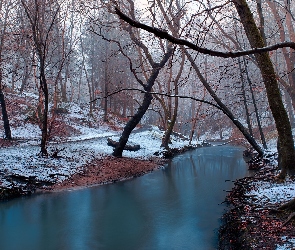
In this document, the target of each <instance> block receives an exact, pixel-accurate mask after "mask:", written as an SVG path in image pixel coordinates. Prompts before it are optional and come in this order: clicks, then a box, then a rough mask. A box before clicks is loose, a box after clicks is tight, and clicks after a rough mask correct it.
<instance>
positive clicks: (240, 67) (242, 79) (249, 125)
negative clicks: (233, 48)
mask: <svg viewBox="0 0 295 250" xmlns="http://www.w3.org/2000/svg"><path fill="white" fill-rule="evenodd" d="M239 70H240V78H241V83H242V93H243V101H244V106H245V112H246V121H247V124H248V129H249V133H250V135H251V136H253V130H252V125H251V119H250V112H249V107H248V103H247V98H246V90H245V82H244V77H243V72H242V66H241V60H240V58H239Z"/></svg>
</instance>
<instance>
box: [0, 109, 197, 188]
mask: <svg viewBox="0 0 295 250" xmlns="http://www.w3.org/2000/svg"><path fill="white" fill-rule="evenodd" d="M68 110H69V113H68V114H67V115H66V116H65V117H64V118H63V119H65V120H66V121H67V125H70V126H71V127H72V128H74V129H75V131H76V133H75V135H73V136H69V137H66V138H63V140H62V141H61V140H60V138H54V140H52V141H50V142H49V144H48V152H49V155H52V153H53V152H56V151H57V152H58V154H57V155H58V158H52V157H50V156H49V157H42V156H40V155H39V152H40V147H39V145H38V144H39V143H40V139H41V131H40V128H39V127H38V126H37V125H35V124H31V123H28V124H26V125H25V127H13V126H12V128H11V130H12V136H13V137H14V138H17V139H18V141H20V144H19V145H17V146H12V147H6V148H1V149H0V164H1V169H0V185H1V186H3V187H10V186H17V185H20V184H19V183H18V182H17V181H13V180H14V179H13V178H7V176H8V177H9V176H12V175H13V176H18V175H19V176H24V177H28V178H29V177H30V178H34V180H38V181H49V182H60V181H63V180H65V179H66V178H68V177H69V176H70V175H72V174H74V173H77V172H79V171H81V167H82V166H85V165H86V164H87V163H89V162H90V161H91V160H93V159H94V158H101V157H104V156H106V155H111V154H112V152H113V148H112V147H111V146H108V145H107V138H111V139H113V140H116V141H118V140H119V137H120V133H121V130H120V131H116V130H114V129H112V128H111V126H108V124H106V123H105V124H100V125H99V126H92V127H89V126H88V124H89V122H86V123H78V122H75V121H77V120H86V119H90V118H89V117H88V115H87V112H86V111H85V110H84V109H81V108H80V107H79V106H78V105H74V104H73V105H71V106H70V108H69V109H68ZM100 121H101V119H99V117H96V120H92V121H91V122H92V123H94V122H97V123H100ZM120 126H121V127H122V124H119V123H117V124H116V127H119V128H120ZM162 136H163V131H161V130H159V129H158V128H157V127H153V126H149V127H146V128H141V129H139V130H138V131H134V133H132V134H131V136H130V138H129V141H128V144H140V150H138V151H133V152H132V151H124V152H123V156H124V157H131V158H139V159H148V158H150V157H155V155H154V153H155V152H160V151H161V147H160V145H161V138H162ZM194 143H196V142H194ZM187 144H188V141H184V140H182V139H179V138H176V137H174V136H172V144H171V145H170V147H172V148H176V147H183V146H184V145H187Z"/></svg>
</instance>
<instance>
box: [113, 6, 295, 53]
mask: <svg viewBox="0 0 295 250" xmlns="http://www.w3.org/2000/svg"><path fill="white" fill-rule="evenodd" d="M115 12H116V14H117V15H118V16H119V17H120V18H121V19H122V20H124V21H125V22H127V23H129V24H130V25H131V26H132V27H136V28H140V29H143V30H146V31H148V32H151V33H153V34H154V35H155V36H157V37H159V38H162V39H167V40H168V41H170V42H172V43H174V44H178V45H184V46H187V47H189V48H191V49H193V50H195V51H198V52H200V53H202V54H206V55H211V56H217V57H223V58H236V57H240V56H245V55H251V54H257V53H264V52H268V51H273V50H277V49H280V48H285V47H289V48H292V49H295V42H283V43H278V44H274V45H270V46H266V47H263V48H254V49H251V50H245V51H236V52H220V51H215V50H210V49H206V48H202V47H200V46H198V45H196V44H194V43H192V42H189V41H187V40H184V39H181V38H177V37H174V36H172V35H170V34H169V33H168V32H167V31H165V30H161V29H158V28H154V27H151V26H148V25H146V24H143V23H141V22H138V21H136V20H133V19H131V18H130V17H128V16H127V15H125V14H124V13H123V12H121V11H120V10H119V9H118V8H117V7H115Z"/></svg>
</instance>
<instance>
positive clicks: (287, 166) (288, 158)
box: [233, 0, 295, 178]
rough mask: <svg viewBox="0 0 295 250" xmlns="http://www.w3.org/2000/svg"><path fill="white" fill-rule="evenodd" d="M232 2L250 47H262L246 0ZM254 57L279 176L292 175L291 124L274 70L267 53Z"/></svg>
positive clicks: (294, 171) (293, 171) (294, 167)
mask: <svg viewBox="0 0 295 250" xmlns="http://www.w3.org/2000/svg"><path fill="white" fill-rule="evenodd" d="M233 3H234V4H235V7H236V9H237V12H238V14H239V16H240V19H241V22H242V24H243V26H244V29H245V32H246V35H247V37H248V40H249V42H250V45H251V46H252V48H261V47H264V45H265V44H264V42H263V39H262V37H261V33H260V32H259V29H258V27H257V26H256V23H255V21H254V18H253V15H252V13H251V10H250V8H249V6H248V4H247V2H246V0H234V1H233ZM255 57H256V61H257V63H258V67H259V69H260V71H261V74H262V78H263V81H264V85H265V88H266V93H267V98H268V102H269V106H270V109H271V112H272V115H273V117H274V120H275V123H276V128H277V131H278V137H279V141H280V150H279V151H278V154H279V155H280V157H281V164H282V165H281V166H282V171H281V177H282V178H284V177H285V175H286V173H287V172H288V173H290V174H292V175H293V174H294V173H295V164H294V162H295V151H294V141H293V136H292V131H291V125H290V121H289V118H288V114H287V112H286V110H285V107H284V104H283V101H282V97H281V94H280V90H279V86H278V82H277V80H276V74H275V70H274V67H273V64H272V62H271V60H270V57H269V55H268V53H261V54H255Z"/></svg>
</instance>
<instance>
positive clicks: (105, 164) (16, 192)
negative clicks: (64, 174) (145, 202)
mask: <svg viewBox="0 0 295 250" xmlns="http://www.w3.org/2000/svg"><path fill="white" fill-rule="evenodd" d="M165 163H166V160H163V159H160V158H156V157H155V158H152V159H150V160H140V159H133V158H125V157H123V158H116V157H113V156H106V157H104V158H100V159H94V160H92V161H91V162H90V163H89V164H87V165H85V166H83V167H81V168H80V169H79V171H78V172H77V173H75V174H74V175H72V176H70V177H69V178H68V179H66V180H65V181H63V182H61V183H49V182H48V183H42V182H39V181H37V180H34V179H30V178H23V177H22V176H14V177H13V178H17V179H19V180H18V181H21V182H23V183H25V185H23V186H22V187H9V188H6V187H0V200H9V199H12V198H17V197H20V196H25V195H30V194H32V193H36V192H41V193H42V192H48V191H59V190H65V189H74V188H78V187H87V186H93V185H101V184H107V183H112V182H116V181H122V180H126V179H130V178H133V177H138V176H141V175H143V174H146V173H149V172H151V171H153V170H156V169H159V168H161V167H163V166H164V164H165Z"/></svg>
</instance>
